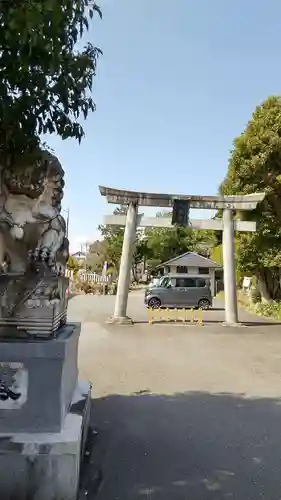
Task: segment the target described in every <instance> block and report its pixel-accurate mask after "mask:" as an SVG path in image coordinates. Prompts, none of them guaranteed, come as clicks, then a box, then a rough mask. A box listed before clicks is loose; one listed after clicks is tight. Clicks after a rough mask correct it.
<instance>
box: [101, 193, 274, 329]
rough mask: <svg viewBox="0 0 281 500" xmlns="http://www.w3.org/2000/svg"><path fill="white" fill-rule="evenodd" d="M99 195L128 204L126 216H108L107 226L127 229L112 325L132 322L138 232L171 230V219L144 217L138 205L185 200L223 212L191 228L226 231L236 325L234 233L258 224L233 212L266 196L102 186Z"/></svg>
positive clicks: (231, 314)
mask: <svg viewBox="0 0 281 500" xmlns="http://www.w3.org/2000/svg"><path fill="white" fill-rule="evenodd" d="M99 189H100V193H101V195H102V196H106V198H107V201H108V203H114V204H120V205H128V212H127V215H126V216H124V215H106V216H105V218H104V222H105V224H107V225H122V226H125V232H124V241H123V248H122V256H121V262H120V270H119V279H118V286H117V295H116V301H115V308H114V314H113V317H112V318H110V320H109V321H110V322H112V323H121V324H125V323H132V320H131V318H129V317H128V316H127V303H128V294H129V285H130V273H131V267H132V258H133V250H134V243H135V239H136V231H137V227H138V226H142V227H165V228H168V227H172V219H171V217H144V215H143V214H138V206H150V207H151V206H153V207H171V208H172V207H173V203H174V200H176V199H180V200H186V201H188V202H189V207H190V208H200V209H202V208H204V209H212V210H214V209H222V210H223V218H222V219H206V220H200V219H199V220H196V219H194V220H191V221H189V227H191V228H192V229H206V230H215V231H223V263H224V291H225V324H226V325H230V326H231V325H237V324H239V323H238V307H237V293H236V277H235V255H234V231H235V230H236V231H247V232H249V231H250V232H255V231H256V223H255V222H248V221H240V220H234V219H233V211H244V210H246V211H249V210H254V209H255V208H256V206H257V204H258V203H260V202H261V201H262V200H263V199H264V197H265V194H264V193H254V194H250V195H243V196H240V195H239V196H194V195H192V196H187V195H172V194H158V193H141V192H135V191H124V190H119V189H113V188H108V187H104V186H100V187H99Z"/></svg>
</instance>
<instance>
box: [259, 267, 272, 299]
mask: <svg viewBox="0 0 281 500" xmlns="http://www.w3.org/2000/svg"><path fill="white" fill-rule="evenodd" d="M257 281H258V287H259V291H260V294H261V301H262V303H263V304H270V302H272V298H271V296H270V291H269V289H268V285H267V281H266V276H265V272H259V273H258V274H257Z"/></svg>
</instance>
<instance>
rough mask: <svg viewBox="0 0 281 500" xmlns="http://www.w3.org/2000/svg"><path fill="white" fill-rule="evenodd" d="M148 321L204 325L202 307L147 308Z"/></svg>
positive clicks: (150, 322)
mask: <svg viewBox="0 0 281 500" xmlns="http://www.w3.org/2000/svg"><path fill="white" fill-rule="evenodd" d="M147 314H148V323H149V324H152V323H162V322H172V321H174V322H182V323H187V322H188V323H190V324H194V325H199V326H203V311H202V309H168V308H167V309H152V308H151V307H148V308H147Z"/></svg>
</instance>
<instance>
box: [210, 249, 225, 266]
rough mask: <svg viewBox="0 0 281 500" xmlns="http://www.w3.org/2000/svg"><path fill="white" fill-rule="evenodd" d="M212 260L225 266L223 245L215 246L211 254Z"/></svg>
mask: <svg viewBox="0 0 281 500" xmlns="http://www.w3.org/2000/svg"><path fill="white" fill-rule="evenodd" d="M211 259H212V260H213V261H214V262H217V263H218V264H220V265H221V266H223V255H222V245H218V246H215V247H214V248H213V249H212V252H211Z"/></svg>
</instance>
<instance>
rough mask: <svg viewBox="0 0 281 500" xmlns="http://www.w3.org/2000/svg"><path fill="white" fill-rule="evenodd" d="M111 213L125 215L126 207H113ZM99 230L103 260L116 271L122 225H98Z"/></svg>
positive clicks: (119, 254)
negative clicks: (102, 245) (102, 246)
mask: <svg viewBox="0 0 281 500" xmlns="http://www.w3.org/2000/svg"><path fill="white" fill-rule="evenodd" d="M113 214H114V215H126V214H127V207H126V206H125V205H121V206H120V207H117V208H115V210H114V211H113ZM99 231H100V232H101V234H102V236H103V238H104V240H103V241H104V260H107V263H108V266H109V267H113V268H114V269H115V270H116V271H117V272H118V270H119V265H120V259H121V255H122V246H123V238H124V227H123V226H114V225H108V226H103V225H100V226H99Z"/></svg>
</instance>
